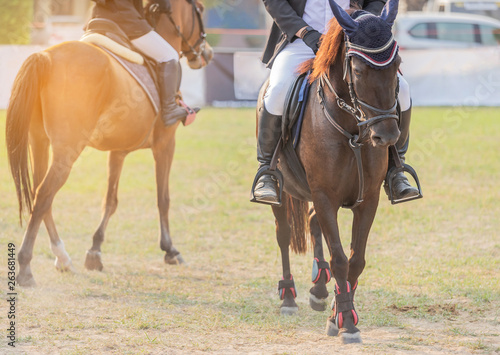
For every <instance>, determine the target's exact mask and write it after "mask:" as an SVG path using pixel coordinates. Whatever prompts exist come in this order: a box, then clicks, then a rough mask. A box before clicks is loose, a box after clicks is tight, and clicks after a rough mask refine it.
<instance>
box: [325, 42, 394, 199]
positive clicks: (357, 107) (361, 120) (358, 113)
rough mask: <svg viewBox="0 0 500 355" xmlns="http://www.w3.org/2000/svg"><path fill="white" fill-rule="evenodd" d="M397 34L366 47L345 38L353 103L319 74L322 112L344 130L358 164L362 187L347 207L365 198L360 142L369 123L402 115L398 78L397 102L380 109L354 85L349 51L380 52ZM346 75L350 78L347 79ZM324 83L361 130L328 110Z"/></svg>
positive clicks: (345, 61) (346, 68)
mask: <svg viewBox="0 0 500 355" xmlns="http://www.w3.org/2000/svg"><path fill="white" fill-rule="evenodd" d="M393 42H394V38H392V37H391V39H390V40H389V41H388V42H387V43H386V44H385V45H384V46H382V47H380V48H375V49H371V48H366V47H361V46H358V45H354V44H352V43H350V42H349V40H348V38H347V37H346V38H345V58H344V75H343V80H344V82H346V84H347V86H348V88H349V96H350V98H351V103H352V106H351V105H349V104H348V103H347V102H345V100H344V99H342V98H341V97H340V96H339V95H338V94H337V92H336V91H335V89H334V88H333V85H332V83H331V81H330V79H329V78H328V76H327V75H326V73H323V75H321V76H320V77H319V82H318V86H317V91H316V93H317V95H318V101H319V104H320V106H321V108H322V110H323V113H324V114H325V117H326V119H327V120H328V121H329V122H330V123H331V124H332V125H333V127H335V128H336V129H337V130H338V131H339V132H340V133H342V134H343V135H344V136H345V137H346V138H347V139H348V140H349V147H350V148H351V149H352V150H353V152H354V156H355V157H356V163H357V167H358V177H359V190H358V198H357V200H356V202H355V203H354V204H353V205H351V206H346V205H343V206H342V207H345V208H350V209H353V208H355V207H357V206H358V205H359V204H360V203H361V202H363V190H364V176H363V162H362V158H361V146H362V145H363V140H364V139H365V137H366V136H367V134H368V132H369V129H368V128H369V127H370V126H373V125H374V124H376V123H379V122H381V121H384V120H386V119H394V120H397V121H398V120H399V116H398V115H397V113H396V107H397V104H398V93H399V80H398V81H397V86H396V94H395V101H394V105H392V107H391V108H390V109H388V110H384V109H380V108H377V107H374V106H372V105H370V104H368V103H366V102H364V101H363V100H361V99H359V98H358V97H357V95H356V90H355V88H354V83H353V82H352V59H351V56H350V55H349V50H352V49H353V50H357V51H361V52H362V53H363V52H366V53H379V52H382V51H384V50H386V49H387V48H388V47H389V46H390V45H391V44H393ZM346 79H347V80H346ZM325 85H326V86H327V87H328V89H329V90H330V91H331V92H332V93H333V94H334V95H335V98H336V102H337V106H338V107H339V108H340V109H342V110H344V111H346V112H347V113H349V114H350V115H351V116H352V117H354V119H355V120H356V122H357V126H358V134H351V133H350V132H348V131H347V130H346V129H344V128H343V127H342V126H341V125H340V124H339V123H338V122H337V121H336V120H335V119H334V118H333V116H332V115H331V114H330V112H328V109H327V107H326V105H325V102H326V100H325V89H324V87H325ZM363 108H364V109H369V110H370V111H372V112H375V113H376V116H372V117H369V118H367V115H366V113H365V111H364V110H363Z"/></svg>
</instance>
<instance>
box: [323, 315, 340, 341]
mask: <svg viewBox="0 0 500 355" xmlns="http://www.w3.org/2000/svg"><path fill="white" fill-rule="evenodd" d="M325 332H326V335H328V336H331V337H336V336H337V335H339V328H338V327H337V325H336V324H335V323H333V322H332V321H331V320H330V319H327V320H326V330H325Z"/></svg>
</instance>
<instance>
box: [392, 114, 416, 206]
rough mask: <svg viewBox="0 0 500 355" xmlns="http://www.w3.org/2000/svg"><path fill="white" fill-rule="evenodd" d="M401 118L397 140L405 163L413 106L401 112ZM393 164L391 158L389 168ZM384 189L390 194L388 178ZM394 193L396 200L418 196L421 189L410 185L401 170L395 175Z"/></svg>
mask: <svg viewBox="0 0 500 355" xmlns="http://www.w3.org/2000/svg"><path fill="white" fill-rule="evenodd" d="M399 118H400V123H399V130H400V131H401V134H400V136H399V139H398V141H397V142H396V149H397V151H398V155H399V159H400V160H401V163H404V162H405V154H406V151H407V150H408V145H409V142H410V121H411V107H410V108H409V109H408V110H406V111H403V112H401V115H400V117H399ZM393 166H394V162H393V159H392V158H389V169H390V168H391V167H393ZM384 189H385V192H386V194H387V196H389V182H388V181H387V180H386V182H385V184H384ZM392 193H393V195H394V196H393V197H394V200H400V199H406V198H409V197H413V196H417V195H418V194H419V191H418V189H417V188H416V187H413V186H411V185H410V182H409V181H408V179H407V178H406V176H405V175H404V174H403V173H402V172H399V173H397V174H396V175H394V177H393V180H392ZM389 198H390V196H389Z"/></svg>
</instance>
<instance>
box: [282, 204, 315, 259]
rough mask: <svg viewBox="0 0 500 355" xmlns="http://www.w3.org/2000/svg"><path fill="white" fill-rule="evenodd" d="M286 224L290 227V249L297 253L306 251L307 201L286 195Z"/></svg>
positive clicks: (307, 231) (307, 232)
mask: <svg viewBox="0 0 500 355" xmlns="http://www.w3.org/2000/svg"><path fill="white" fill-rule="evenodd" d="M285 203H286V207H287V211H288V216H287V219H288V224H289V225H290V227H291V238H290V249H291V250H292V251H293V252H295V253H298V254H304V253H305V252H307V249H308V248H307V247H308V242H307V239H308V238H307V236H308V235H309V234H310V233H309V203H308V202H306V201H302V200H298V199H296V198H293V197H292V196H290V195H288V194H287V195H286V201H285Z"/></svg>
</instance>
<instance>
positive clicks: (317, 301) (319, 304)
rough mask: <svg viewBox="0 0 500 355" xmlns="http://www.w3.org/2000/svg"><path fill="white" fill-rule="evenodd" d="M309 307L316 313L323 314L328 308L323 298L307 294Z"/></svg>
mask: <svg viewBox="0 0 500 355" xmlns="http://www.w3.org/2000/svg"><path fill="white" fill-rule="evenodd" d="M309 305H310V306H311V308H312V309H313V310H315V311H318V312H324V311H326V308H327V307H328V303H327V301H326V299H324V298H318V297H316V296H314V295H313V294H312V293H310V294H309Z"/></svg>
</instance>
